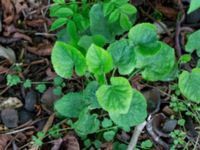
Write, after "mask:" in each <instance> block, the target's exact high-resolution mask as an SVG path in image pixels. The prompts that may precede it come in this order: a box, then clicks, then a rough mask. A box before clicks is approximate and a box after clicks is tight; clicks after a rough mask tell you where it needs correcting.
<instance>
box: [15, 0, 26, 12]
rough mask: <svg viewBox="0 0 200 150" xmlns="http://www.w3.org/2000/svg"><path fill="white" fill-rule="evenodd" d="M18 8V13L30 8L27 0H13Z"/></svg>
mask: <svg viewBox="0 0 200 150" xmlns="http://www.w3.org/2000/svg"><path fill="white" fill-rule="evenodd" d="M12 1H13V3H14V6H15V9H16V12H17V14H19V13H21V12H22V11H24V10H26V9H28V5H27V2H25V0H12Z"/></svg>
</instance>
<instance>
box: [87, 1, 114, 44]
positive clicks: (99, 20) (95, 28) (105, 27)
mask: <svg viewBox="0 0 200 150" xmlns="http://www.w3.org/2000/svg"><path fill="white" fill-rule="evenodd" d="M89 15H90V31H91V33H92V34H93V35H95V34H99V35H103V36H104V37H105V39H106V40H107V41H111V40H113V35H112V33H111V31H110V29H109V24H108V22H107V20H106V18H105V17H104V14H103V8H102V5H100V4H95V5H93V6H92V8H91V10H90V13H89Z"/></svg>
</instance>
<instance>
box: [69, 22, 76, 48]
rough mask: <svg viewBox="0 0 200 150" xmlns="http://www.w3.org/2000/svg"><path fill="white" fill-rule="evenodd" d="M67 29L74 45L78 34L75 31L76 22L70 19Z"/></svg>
mask: <svg viewBox="0 0 200 150" xmlns="http://www.w3.org/2000/svg"><path fill="white" fill-rule="evenodd" d="M67 31H68V33H69V36H70V39H71V42H72V44H73V45H76V44H77V42H78V40H79V35H78V32H77V28H76V24H75V23H74V22H73V21H71V20H70V21H69V22H68V24H67Z"/></svg>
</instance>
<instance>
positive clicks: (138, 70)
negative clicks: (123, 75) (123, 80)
mask: <svg viewBox="0 0 200 150" xmlns="http://www.w3.org/2000/svg"><path fill="white" fill-rule="evenodd" d="M140 71H141V70H140V69H137V70H134V71H133V72H132V73H130V76H129V78H128V80H131V79H132V77H133V76H134V75H136V74H137V73H138V72H140Z"/></svg>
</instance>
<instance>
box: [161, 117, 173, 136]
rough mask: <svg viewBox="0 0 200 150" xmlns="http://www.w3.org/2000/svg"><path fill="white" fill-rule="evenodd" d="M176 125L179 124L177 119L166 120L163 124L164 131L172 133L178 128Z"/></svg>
mask: <svg viewBox="0 0 200 150" xmlns="http://www.w3.org/2000/svg"><path fill="white" fill-rule="evenodd" d="M176 125H177V120H174V119H170V120H166V121H165V123H164V125H163V128H162V131H164V132H166V133H170V132H172V131H173V130H174V129H175V128H176Z"/></svg>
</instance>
